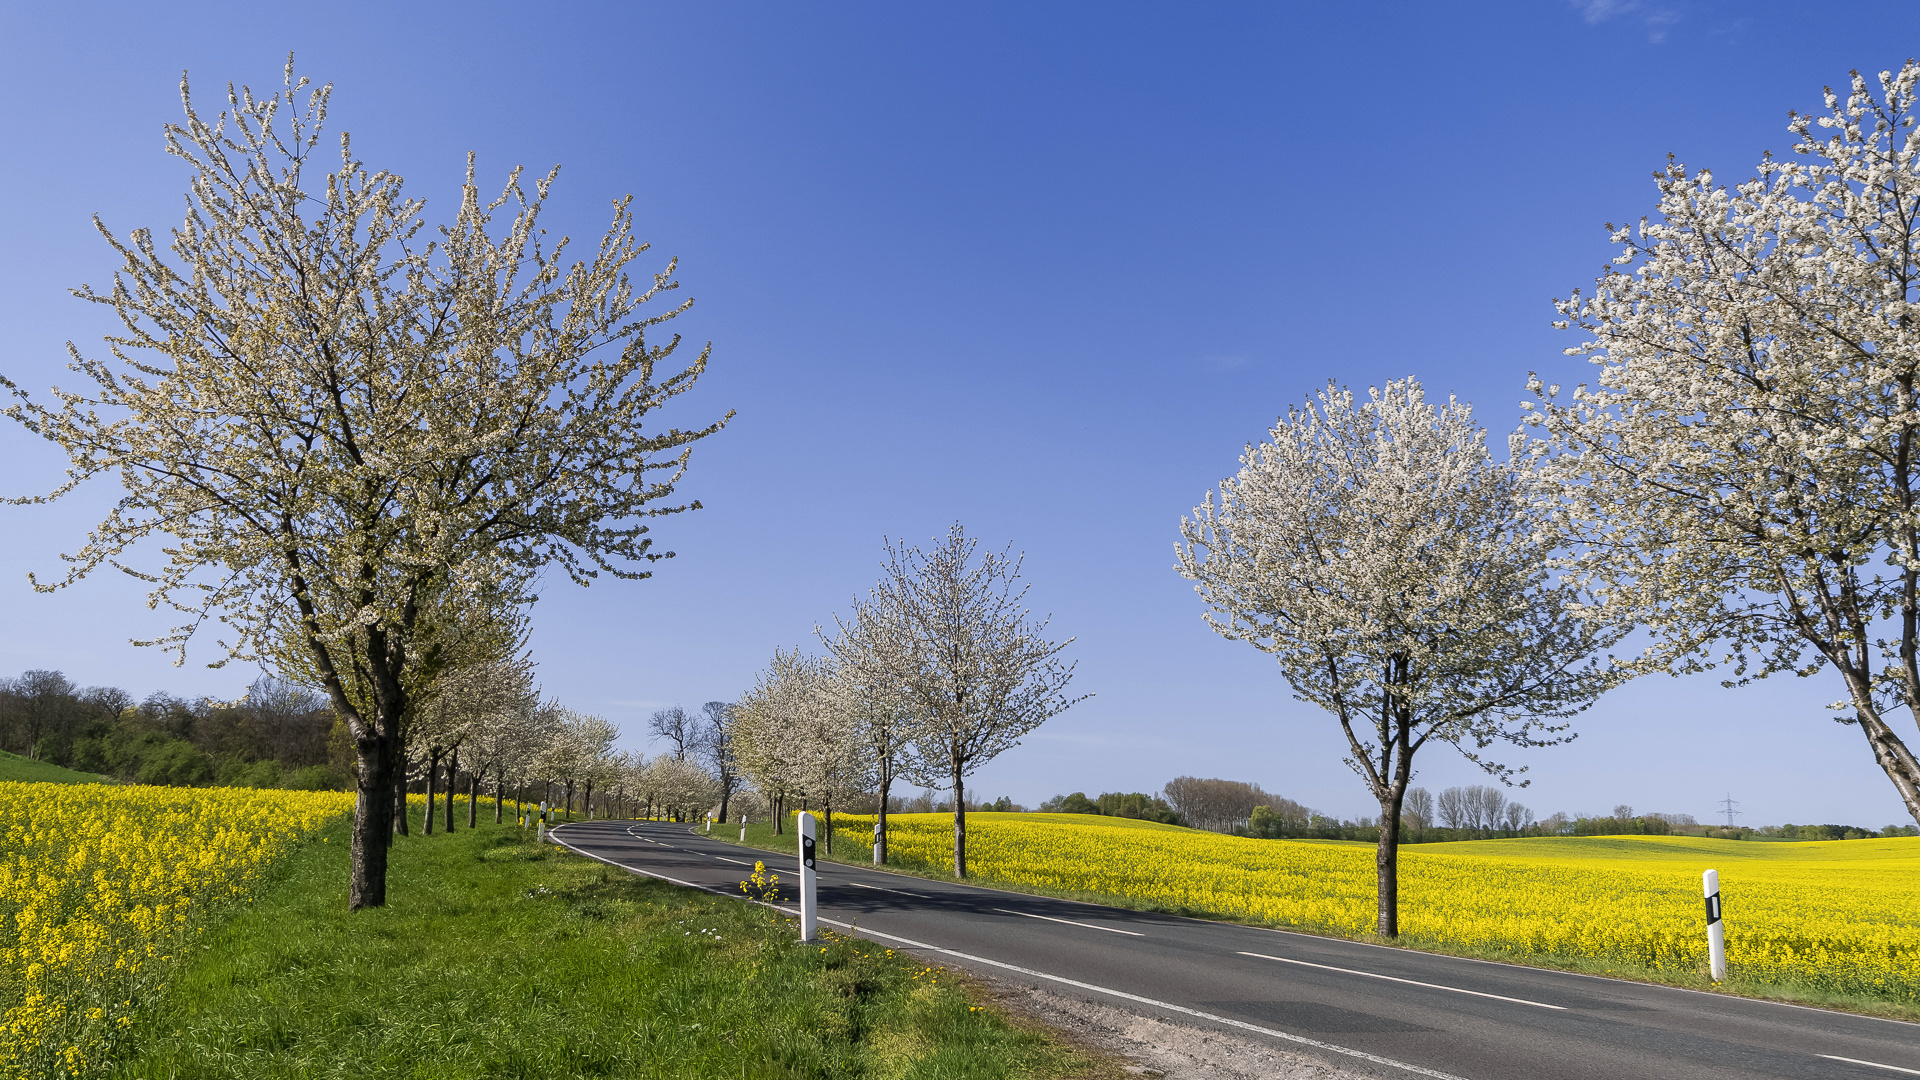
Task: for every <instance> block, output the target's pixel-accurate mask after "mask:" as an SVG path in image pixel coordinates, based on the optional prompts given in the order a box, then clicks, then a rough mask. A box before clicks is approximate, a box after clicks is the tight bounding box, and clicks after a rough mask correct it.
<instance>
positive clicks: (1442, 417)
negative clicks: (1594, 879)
mask: <svg viewBox="0 0 1920 1080" xmlns="http://www.w3.org/2000/svg"><path fill="white" fill-rule="evenodd" d="M1268 435H1269V437H1268V441H1266V442H1264V443H1261V444H1259V445H1258V446H1248V447H1247V449H1246V452H1245V453H1244V454H1243V455H1242V456H1241V459H1240V462H1241V468H1240V471H1239V472H1238V473H1236V474H1235V475H1233V476H1231V477H1228V478H1227V479H1224V480H1222V481H1221V482H1220V484H1219V490H1218V494H1217V495H1216V494H1215V493H1214V492H1209V493H1208V495H1207V498H1206V501H1205V502H1204V503H1202V504H1201V505H1200V506H1198V507H1196V508H1195V509H1194V513H1193V516H1192V517H1191V518H1187V519H1183V520H1182V522H1181V535H1182V538H1183V541H1184V542H1183V543H1182V544H1180V545H1178V546H1177V547H1176V549H1175V553H1176V556H1177V558H1178V560H1179V570H1180V572H1181V573H1182V574H1183V575H1184V576H1186V577H1187V578H1189V579H1191V580H1192V581H1194V583H1195V586H1194V587H1195V591H1196V592H1198V593H1199V595H1200V598H1201V599H1202V600H1203V601H1204V602H1205V603H1206V605H1207V612H1206V620H1207V623H1208V624H1209V625H1210V626H1212V627H1213V629H1214V630H1215V631H1216V632H1218V633H1219V634H1220V635H1221V636H1223V637H1226V638H1230V639H1233V640H1238V641H1246V642H1249V643H1251V644H1253V645H1255V646H1257V647H1258V648H1260V649H1261V650H1263V651H1265V652H1267V653H1269V654H1270V655H1272V656H1273V658H1274V659H1275V660H1276V661H1277V662H1278V664H1279V666H1280V672H1281V674H1282V676H1284V677H1285V678H1286V680H1287V683H1288V685H1290V686H1291V687H1292V688H1293V691H1294V694H1295V695H1296V696H1297V697H1299V698H1300V700H1302V701H1305V702H1308V703H1311V704H1313V705H1316V706H1319V707H1320V708H1322V709H1324V710H1326V711H1327V712H1328V713H1330V714H1332V715H1333V717H1334V718H1335V719H1336V720H1337V721H1338V722H1339V725H1340V729H1341V731H1342V733H1343V734H1344V735H1345V736H1346V740H1347V745H1348V748H1349V750H1350V751H1351V753H1350V756H1349V757H1348V759H1347V763H1348V764H1349V765H1350V766H1351V767H1352V768H1353V769H1354V771H1355V772H1357V773H1359V774H1360V776H1361V777H1362V778H1363V779H1364V780H1365V781H1366V783H1367V786H1368V789H1369V791H1370V792H1371V793H1372V794H1373V795H1374V797H1375V798H1376V799H1377V800H1378V801H1379V804H1380V808H1381V826H1382V827H1381V834H1380V852H1379V860H1378V862H1379V874H1380V925H1379V932H1380V933H1382V934H1389V935H1391V934H1394V933H1396V932H1397V907H1396V905H1397V893H1396V891H1395V890H1396V888H1397V885H1396V881H1397V878H1396V874H1395V866H1396V863H1395V861H1394V858H1395V856H1394V846H1395V845H1396V844H1397V842H1398V841H1397V829H1398V822H1399V813H1400V806H1401V801H1402V799H1403V798H1404V797H1405V794H1406V791H1407V785H1408V782H1409V780H1410V779H1411V777H1412V768H1413V764H1412V763H1413V756H1414V754H1415V753H1416V752H1418V751H1419V750H1420V749H1421V748H1422V747H1423V746H1425V745H1426V744H1427V743H1428V742H1429V741H1439V742H1443V743H1450V744H1452V745H1454V746H1455V747H1457V748H1458V749H1459V751H1460V752H1461V753H1462V754H1464V755H1466V756H1467V757H1468V758H1469V759H1470V760H1472V761H1474V762H1475V763H1477V764H1479V765H1480V766H1481V767H1482V768H1485V769H1487V770H1488V771H1489V772H1492V773H1495V774H1496V775H1500V776H1502V777H1506V776H1509V775H1511V774H1512V773H1514V772H1515V771H1520V772H1524V771H1525V769H1524V768H1522V769H1519V770H1514V769H1511V768H1510V767H1508V766H1506V765H1503V764H1501V763H1499V762H1495V761H1493V760H1490V759H1489V758H1487V757H1486V756H1485V755H1484V753H1483V752H1484V751H1485V750H1486V749H1487V748H1488V747H1491V746H1493V745H1495V744H1497V743H1506V744H1511V745H1514V746H1523V747H1525V746H1545V745H1552V744H1554V743H1558V742H1563V741H1565V740H1566V739H1568V738H1571V737H1572V736H1571V735H1570V734H1568V733H1567V718H1568V717H1571V716H1572V715H1574V714H1575V713H1577V712H1579V711H1581V710H1582V709H1585V708H1586V707H1587V706H1588V705H1589V704H1590V703H1591V702H1592V701H1593V699H1594V698H1595V697H1596V696H1597V695H1598V694H1599V693H1601V692H1602V691H1603V690H1605V689H1606V688H1607V687H1608V686H1610V685H1612V683H1613V681H1614V680H1615V678H1616V673H1615V671H1614V669H1613V668H1612V667H1611V666H1610V665H1608V664H1606V663H1605V662H1603V661H1601V660H1598V659H1596V654H1597V653H1599V652H1601V651H1602V650H1604V649H1605V648H1606V647H1607V646H1608V645H1610V644H1611V643H1612V642H1613V641H1615V640H1617V639H1618V637H1619V631H1617V630H1614V629H1610V628H1608V627H1605V626H1602V625H1600V624H1598V623H1596V622H1593V621H1591V620H1589V619H1586V618H1583V617H1581V614H1580V612H1579V610H1578V605H1577V603H1576V601H1577V600H1578V598H1579V594H1578V593H1577V591H1576V590H1573V589H1571V588H1569V587H1567V586H1564V585H1562V584H1560V583H1558V582H1556V581H1555V580H1554V579H1553V577H1552V576H1551V574H1550V573H1549V571H1548V569H1547V562H1548V559H1549V557H1550V556H1551V555H1552V552H1553V541H1552V538H1551V536H1550V535H1548V534H1547V533H1546V532H1544V531H1543V530H1541V529H1540V528H1539V527H1538V525H1539V523H1538V522H1537V521H1536V520H1534V517H1533V515H1532V514H1531V513H1530V509H1529V491H1530V487H1531V483H1532V481H1531V477H1530V473H1529V470H1528V467H1527V466H1528V460H1529V459H1528V458H1527V457H1526V456H1525V455H1524V454H1522V455H1521V457H1520V459H1519V460H1517V461H1511V462H1500V461H1496V460H1495V459H1494V458H1493V456H1492V455H1491V454H1490V453H1489V452H1488V449H1487V446H1486V432H1485V430H1484V429H1482V428H1481V427H1480V426H1479V425H1478V424H1476V423H1475V422H1474V421H1473V417H1472V411H1471V409H1469V408H1468V407H1467V406H1466V405H1465V404H1463V403H1461V402H1458V401H1454V400H1451V399H1450V400H1449V401H1448V402H1447V403H1446V404H1445V405H1444V406H1439V407H1436V406H1434V405H1433V404H1431V403H1430V402H1428V401H1427V400H1426V396H1425V392H1424V391H1423V390H1422V389H1421V387H1420V384H1419V383H1418V382H1417V381H1415V380H1413V379H1405V380H1401V381H1398V382H1393V383H1389V384H1388V385H1387V386H1386V387H1385V388H1384V389H1376V390H1374V391H1372V392H1371V393H1370V395H1369V397H1368V398H1367V399H1365V400H1358V401H1357V400H1356V399H1355V398H1354V395H1353V393H1352V392H1351V391H1348V390H1343V389H1340V388H1339V387H1337V386H1329V387H1328V388H1327V389H1326V390H1324V391H1322V392H1321V394H1320V395H1319V402H1318V405H1317V407H1316V406H1314V405H1311V404H1310V405H1308V406H1307V407H1305V408H1302V409H1295V410H1290V411H1289V412H1288V414H1287V415H1286V416H1285V417H1282V418H1281V419H1280V421H1279V422H1278V423H1277V424H1275V425H1274V427H1273V429H1272V430H1271V431H1270V432H1269V433H1268ZM1515 445H1516V448H1518V446H1519V442H1518V440H1516V443H1515Z"/></svg>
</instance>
